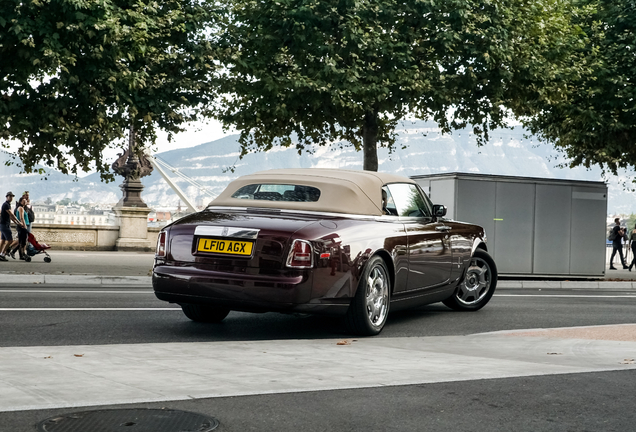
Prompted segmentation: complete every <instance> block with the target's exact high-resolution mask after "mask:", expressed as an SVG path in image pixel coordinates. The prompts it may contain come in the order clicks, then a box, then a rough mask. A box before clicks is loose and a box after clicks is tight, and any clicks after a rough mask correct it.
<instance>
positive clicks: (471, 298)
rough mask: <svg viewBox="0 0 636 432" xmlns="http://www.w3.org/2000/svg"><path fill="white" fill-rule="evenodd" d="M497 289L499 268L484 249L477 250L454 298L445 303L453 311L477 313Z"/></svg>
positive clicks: (451, 297)
mask: <svg viewBox="0 0 636 432" xmlns="http://www.w3.org/2000/svg"><path fill="white" fill-rule="evenodd" d="M496 287H497V266H496V265H495V261H494V260H493V259H492V258H491V256H490V255H489V254H488V252H486V251H485V250H483V249H477V250H475V253H474V254H473V257H472V258H471V259H470V264H469V265H468V269H467V270H466V275H465V276H464V280H463V281H462V282H460V284H459V285H458V286H457V289H456V290H455V292H454V293H453V295H452V296H450V297H449V298H447V299H446V300H444V301H443V303H444V304H445V305H446V306H448V307H449V308H451V309H455V310H459V311H476V310H479V309H481V308H483V307H484V306H486V304H487V303H488V302H489V301H490V299H491V298H492V295H493V294H494V292H495V288H496Z"/></svg>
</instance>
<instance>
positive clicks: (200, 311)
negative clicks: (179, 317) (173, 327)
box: [181, 304, 230, 323]
mask: <svg viewBox="0 0 636 432" xmlns="http://www.w3.org/2000/svg"><path fill="white" fill-rule="evenodd" d="M181 310H182V311H183V313H184V314H185V316H187V317H188V318H190V319H191V320H192V321H196V322H207V323H220V322H221V321H223V320H224V319H225V317H226V316H227V315H228V314H229V313H230V310H229V309H227V308H220V307H216V306H208V305H197V304H182V305H181Z"/></svg>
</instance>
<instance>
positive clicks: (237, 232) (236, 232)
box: [194, 225, 260, 240]
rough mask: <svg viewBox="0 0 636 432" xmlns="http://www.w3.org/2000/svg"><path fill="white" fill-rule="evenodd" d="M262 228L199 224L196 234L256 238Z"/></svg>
mask: <svg viewBox="0 0 636 432" xmlns="http://www.w3.org/2000/svg"><path fill="white" fill-rule="evenodd" d="M259 231H260V229H254V228H235V227H223V226H204V225H199V226H197V227H196V228H195V229H194V235H195V236H213V237H232V238H244V239H252V240H256V238H257V237H258V232H259Z"/></svg>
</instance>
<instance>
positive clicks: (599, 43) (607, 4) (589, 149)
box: [525, 0, 636, 174]
mask: <svg viewBox="0 0 636 432" xmlns="http://www.w3.org/2000/svg"><path fill="white" fill-rule="evenodd" d="M575 4H576V6H577V7H576V8H574V9H573V20H574V22H575V23H576V24H577V25H578V26H580V27H581V28H582V29H583V31H584V32H585V35H586V39H585V44H584V45H582V46H580V47H579V49H577V50H576V51H575V52H574V53H572V56H571V64H572V69H573V70H572V69H571V73H569V74H565V75H562V76H557V77H555V78H556V79H555V80H554V81H553V82H550V83H548V88H551V89H553V88H555V87H559V88H560V89H563V90H564V94H563V96H564V97H562V98H560V99H558V100H539V101H536V102H537V103H536V104H534V106H532V107H531V108H532V110H533V111H535V112H538V113H539V114H538V115H536V116H534V117H530V118H529V119H526V120H525V123H526V125H527V126H528V127H529V128H530V130H531V131H532V132H534V133H536V134H538V135H539V136H540V137H541V138H542V139H544V140H545V141H548V142H551V143H554V144H555V145H556V147H557V149H561V150H562V151H563V152H564V153H565V155H566V156H567V157H568V158H569V160H570V162H569V164H570V166H578V165H583V166H585V167H588V168H589V167H590V166H592V165H596V164H598V165H600V166H601V168H603V169H604V170H605V169H607V170H609V171H611V172H612V173H613V174H617V170H618V169H619V168H632V169H633V168H634V167H635V166H636V4H635V3H634V1H632V0H576V1H575Z"/></svg>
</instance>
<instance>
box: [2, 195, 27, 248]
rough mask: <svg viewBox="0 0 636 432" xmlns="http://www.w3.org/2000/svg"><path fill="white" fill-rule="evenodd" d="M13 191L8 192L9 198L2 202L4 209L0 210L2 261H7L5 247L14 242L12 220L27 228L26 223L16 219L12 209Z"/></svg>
mask: <svg viewBox="0 0 636 432" xmlns="http://www.w3.org/2000/svg"><path fill="white" fill-rule="evenodd" d="M14 196H15V195H13V193H12V192H7V200H6V201H5V202H4V203H2V210H1V211H0V233H1V235H2V236H1V240H0V261H6V260H7V257H6V256H5V249H7V248H8V247H9V245H10V244H11V243H12V242H13V234H12V233H11V221H13V222H14V223H15V224H16V225H17V226H20V227H23V228H24V229H26V225H24V224H23V223H22V222H20V221H19V220H18V219H16V217H15V215H14V214H13V212H12V211H11V201H13V197H14Z"/></svg>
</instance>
